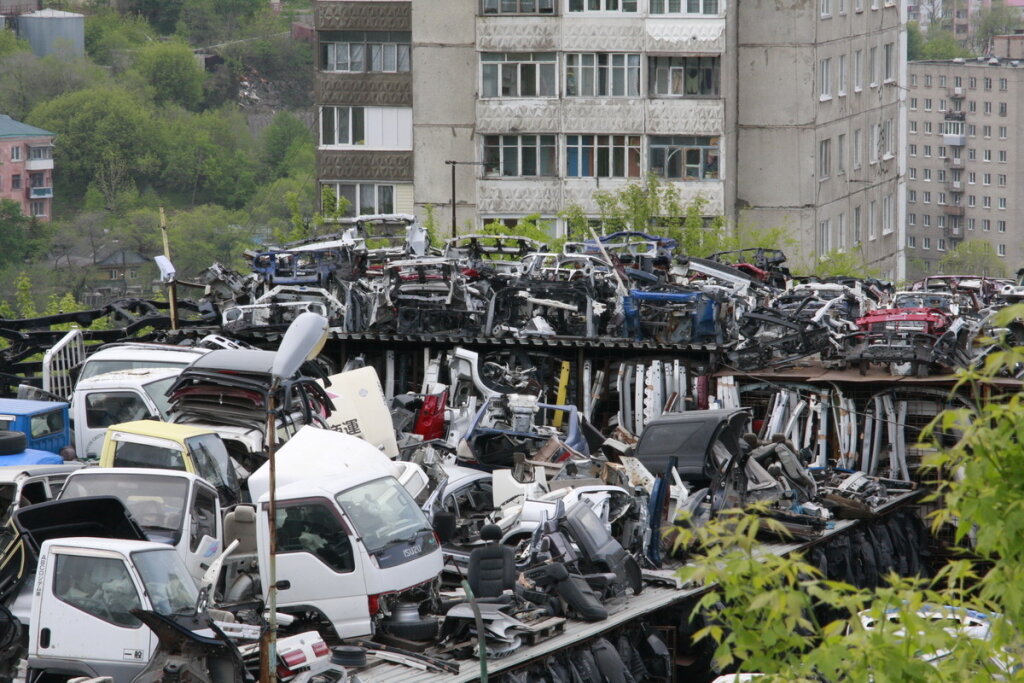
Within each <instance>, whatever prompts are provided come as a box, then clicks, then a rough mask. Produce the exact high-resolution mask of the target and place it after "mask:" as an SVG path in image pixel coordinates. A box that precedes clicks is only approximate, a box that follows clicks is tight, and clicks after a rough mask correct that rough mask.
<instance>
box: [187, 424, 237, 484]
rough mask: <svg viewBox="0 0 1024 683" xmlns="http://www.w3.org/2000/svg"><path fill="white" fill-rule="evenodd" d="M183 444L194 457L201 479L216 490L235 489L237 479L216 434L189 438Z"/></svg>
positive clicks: (226, 450) (221, 440) (226, 452)
mask: <svg viewBox="0 0 1024 683" xmlns="http://www.w3.org/2000/svg"><path fill="white" fill-rule="evenodd" d="M185 443H186V444H188V448H189V450H190V451H191V452H192V454H193V455H194V456H195V459H196V467H198V469H199V475H200V476H201V477H203V478H204V479H206V480H207V481H208V482H210V483H211V484H213V485H214V486H216V487H218V488H221V487H224V486H227V487H229V488H237V486H238V477H237V476H236V474H235V468H234V467H233V466H232V464H231V458H230V457H229V456H228V449H227V447H226V446H225V445H224V441H223V439H221V438H220V437H219V436H217V435H216V434H200V435H199V436H190V437H189V438H187V439H185Z"/></svg>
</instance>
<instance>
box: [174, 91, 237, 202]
mask: <svg viewBox="0 0 1024 683" xmlns="http://www.w3.org/2000/svg"><path fill="white" fill-rule="evenodd" d="M165 125H166V129H167V132H168V136H169V139H172V140H175V141H176V143H175V144H174V145H172V146H171V147H170V148H169V149H168V150H167V163H166V166H165V168H164V172H163V174H162V176H161V177H162V179H163V180H164V181H165V182H167V183H168V184H169V185H170V186H171V187H173V188H174V189H175V190H176V191H177V192H179V193H181V195H182V196H183V198H184V199H185V201H187V202H188V203H189V204H193V205H197V204H207V203H216V204H222V205H224V206H227V207H229V208H233V209H234V208H239V207H241V206H244V205H245V203H246V202H247V201H248V200H249V198H250V197H251V196H252V193H253V192H254V191H255V188H256V185H255V175H256V169H255V163H254V161H253V158H252V153H253V149H254V143H253V140H252V136H251V135H250V133H249V128H248V125H247V124H246V121H245V117H244V116H243V115H242V114H241V113H240V112H239V111H237V110H235V109H231V108H224V109H221V110H218V111H207V112H203V113H201V114H188V113H185V112H181V113H180V114H178V115H175V116H173V117H168V121H167V123H166V124H165Z"/></svg>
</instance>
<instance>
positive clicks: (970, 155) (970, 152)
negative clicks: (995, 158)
mask: <svg viewBox="0 0 1024 683" xmlns="http://www.w3.org/2000/svg"><path fill="white" fill-rule="evenodd" d="M977 157H978V153H977V151H975V149H974V148H973V147H968V148H967V161H974V160H975V159H977Z"/></svg>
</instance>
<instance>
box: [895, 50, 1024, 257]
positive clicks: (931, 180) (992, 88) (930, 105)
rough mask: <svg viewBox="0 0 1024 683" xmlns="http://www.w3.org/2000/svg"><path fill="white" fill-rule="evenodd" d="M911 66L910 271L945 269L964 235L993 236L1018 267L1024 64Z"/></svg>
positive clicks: (1023, 232)
mask: <svg viewBox="0 0 1024 683" xmlns="http://www.w3.org/2000/svg"><path fill="white" fill-rule="evenodd" d="M908 70H909V74H910V81H909V82H910V91H909V93H908V114H907V120H908V134H907V155H908V156H907V203H906V216H907V237H906V239H907V264H908V275H910V276H912V277H920V276H922V275H926V274H928V273H937V272H939V262H940V261H941V260H942V257H943V256H945V255H946V253H947V252H948V251H949V250H950V249H952V248H953V247H955V246H956V245H957V244H959V243H960V242H961V241H963V240H984V241H987V242H989V243H990V244H991V245H992V247H993V249H994V250H995V252H996V253H997V254H998V255H999V256H1000V257H1001V258H1002V259H1004V260H1005V267H1006V270H1007V272H1009V273H1013V272H1015V271H1016V270H1017V268H1018V267H1020V266H1021V265H1022V264H1024V224H1022V222H1021V219H1022V218H1024V216H1022V214H1021V210H1022V202H1021V200H1020V193H1019V188H1020V183H1021V182H1022V181H1024V176H1022V175H1021V174H1020V173H1019V171H1018V165H1019V164H1020V163H1021V159H1022V158H1024V157H1022V153H1024V149H1022V147H1021V145H1022V138H1024V136H1022V133H1021V125H1022V123H1021V121H1022V118H1021V112H1022V107H1024V65H1022V63H1021V62H1019V61H1016V60H1013V61H1008V60H1005V59H998V58H983V59H980V60H978V59H971V60H963V59H959V60H950V61H929V62H912V63H910V65H909V67H908Z"/></svg>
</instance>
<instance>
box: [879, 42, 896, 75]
mask: <svg viewBox="0 0 1024 683" xmlns="http://www.w3.org/2000/svg"><path fill="white" fill-rule="evenodd" d="M882 66H883V69H884V70H883V76H884V78H885V80H886V81H887V82H888V81H891V80H893V79H895V78H896V44H895V43H886V44H885V47H884V48H883V50H882Z"/></svg>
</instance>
